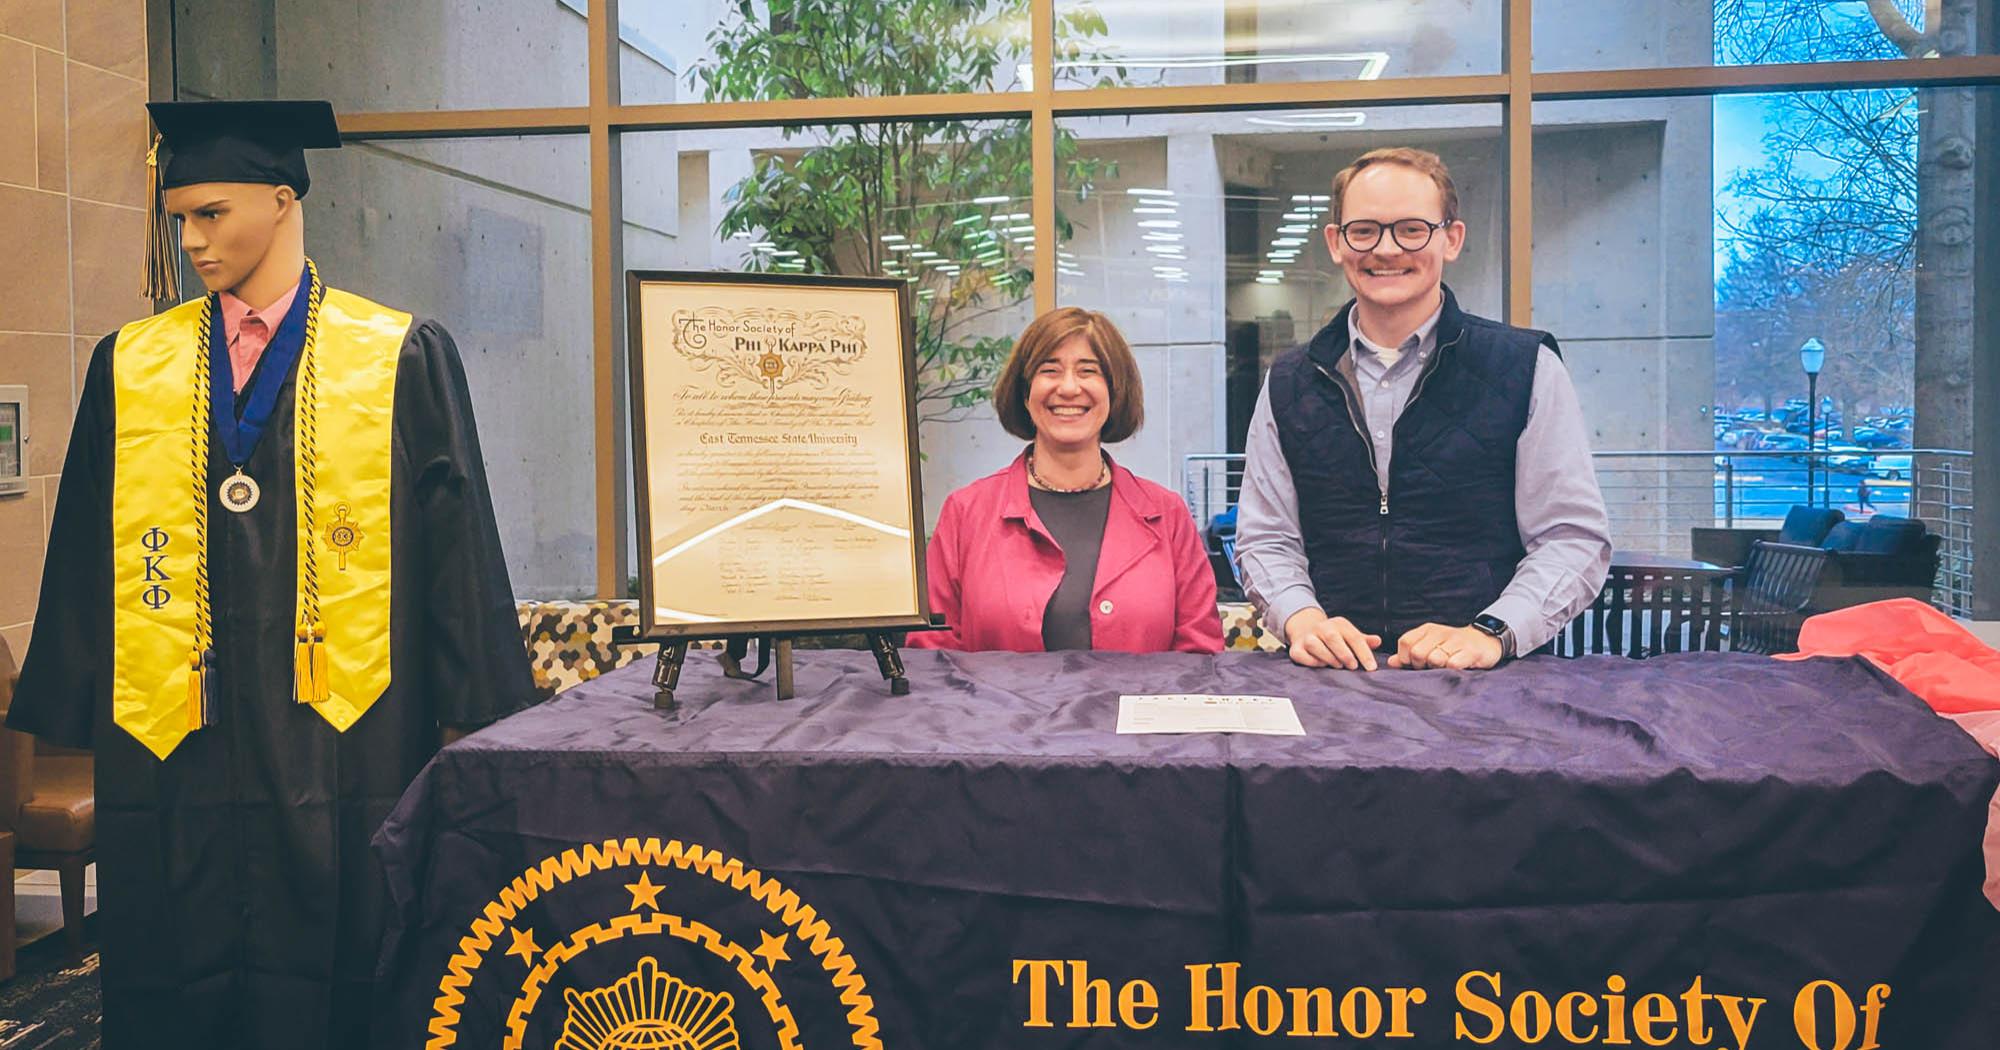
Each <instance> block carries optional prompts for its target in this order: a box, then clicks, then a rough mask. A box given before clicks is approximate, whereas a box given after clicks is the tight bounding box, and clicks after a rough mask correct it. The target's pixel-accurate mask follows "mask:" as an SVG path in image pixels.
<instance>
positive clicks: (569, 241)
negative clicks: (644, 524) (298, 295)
mask: <svg viewBox="0 0 2000 1050" xmlns="http://www.w3.org/2000/svg"><path fill="white" fill-rule="evenodd" d="M588 164H589V148H588V142H587V141H586V140H585V139H584V138H583V137H582V136H549V137H540V138H484V139H444V140H431V139H425V140H396V141H387V142H357V143H350V144H348V145H347V146H346V148H344V149H340V150H332V151H324V152H318V153H314V154H313V156H312V167H313V185H312V193H311V194H310V195H308V196H307V197H306V199H305V204H306V246H307V249H308V250H309V251H310V252H311V253H312V256H313V258H314V261H316V262H317V263H318V264H319V266H320V269H321V270H322V272H323V273H324V275H325V278H326V281H327V283H328V284H330V285H333V286H334V287H337V288H345V289H347V290H349V291H352V292H354V293H356V294H358V295H364V296H367V297H369V298H371V299H375V300H378V301H380V302H382V303H384V304H387V305H390V306H394V307H396V308H398V309H402V310H408V311H410V312H411V313H414V314H416V315H417V316H419V317H429V318H434V319H436V320H437V321H439V322H440V323H442V324H443V325H444V327H445V328H446V329H447V330H449V331H450V332H451V335H452V338H453V341H454V342H456V343H457V344H458V351H459V355H460V356H461V357H462V358H463V359H464V361H465V373H466V380H467V383H468V384H469V385H470V387H471V389H472V400H473V404H474V406H475V409H476V411H477V413H478V419H479V439H480V447H481V451H482V452H483V453H484V454H485V457H486V477H487V481H488V482H489V483H490V484H491V486H492V489H493V504H494V516H495V517H496V518H497V519H498V521H499V524H500V539H501V541H502V544H503V546H504V547H505V549H506V552H507V569H508V574H509V579H510V580H511V582H512V583H513V585H514V593H515V594H517V595H519V596H522V597H530V598H565V597H581V596H587V595H590V594H593V593H595V592H596V589H597V582H596V581H597V562H596V557H597V537H596V532H597V518H596V509H595V503H594V500H595V498H596V495H595V494H596V482H595V472H594V471H593V470H592V469H591V467H590V464H591V463H592V462H593V460H594V458H595V455H596V452H595V449H594V448H593V447H592V446H593V438H594V435H593V429H594V428H593V427H592V425H591V420H592V418H593V416H594V413H595V398H594V394H593V391H592V377H593V373H592V366H591V338H590V333H591V311H590V304H591V288H590V212H589V203H590V189H589V177H588Z"/></svg>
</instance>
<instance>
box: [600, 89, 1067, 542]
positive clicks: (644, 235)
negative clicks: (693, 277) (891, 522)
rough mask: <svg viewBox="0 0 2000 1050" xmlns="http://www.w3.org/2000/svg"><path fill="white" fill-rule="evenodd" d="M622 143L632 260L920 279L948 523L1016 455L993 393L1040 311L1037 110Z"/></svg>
mask: <svg viewBox="0 0 2000 1050" xmlns="http://www.w3.org/2000/svg"><path fill="white" fill-rule="evenodd" d="M621 150H622V153H623V160H624V187H623V188H624V201H625V238H624V249H625V265H626V266H627V267H628V268H630V269H635V270H649V269H654V270H761V271H769V272H777V273H835V274H860V275H882V276H890V277H901V278H903V279H905V280H907V281H909V282H910V284H911V285H912V286H913V287H914V289H915V293H914V295H915V307H916V322H917V324H916V330H917V353H918V370H917V386H918V394H917V396H918V413H919V416H920V417H921V421H922V428H923V431H922V441H923V448H924V450H925V459H924V463H923V485H924V502H925V504H926V507H927V509H928V512H929V516H930V518H931V519H932V520H935V519H936V517H937V509H938V507H939V506H940V505H941V504H942V503H943V500H944V497H945V495H946V494H948V493H949V492H951V491H952V490H953V489H956V488H958V487H960V486H962V485H964V484H965V483H966V482H969V481H971V480H973V479H975V478H978V477H982V476H984V475H986V474H988V473H990V472H992V471H993V470H994V469H996V468H997V467H998V466H1000V465H1001V464H1003V463H1005V462H1006V459H1007V458H1008V457H1010V456H1012V455H1013V452H1014V445H1015V444H1017V443H1016V442H1015V441H1014V439H1013V438H1011V437H1008V436H1007V435H1006V434H1005V433H1004V432H1002V431H1001V430H1000V428H999V426H998V424H996V423H994V422H993V421H992V416H991V412H990V409H989V407H988V405H987V395H988V392H989V390H990V388H991V386H992V383H993V378H994V376H995V373H996V371H997V369H998V367H999V365H1000V364H1001V362H1002V361H1004V360H1005V358H1006V355H1007V353H1008V351H1009V350H1011V349H1012V347H1013V343H1014V336H1015V334H1016V333H1018V332H1019V331H1020V330H1021V329H1022V328H1023V327H1025V326H1026V325H1027V323H1028V321H1029V320H1031V319H1032V317H1033V309H1034V300H1033V297H1034V288H1033V283H1034V280H1033V270H1034V253H1035V250H1036V245H1035V243H1034V237H1033V226H1032V219H1031V216H1032V213H1033V211H1034V208H1033V204H1032V201H1031V199H1030V196H1029V193H1030V185H1031V182H1032V170H1033V165H1032V161H1031V156H1030V149H1029V137H1028V126H1027V122H1025V121H1019V120H1004V121H978V122H960V121H926V122H921V123H899V124H860V125H839V126H816V127H805V128H792V129H786V130H779V129H775V128H772V129H755V130H728V131H659V132H644V133H632V134H627V135H625V136H623V138H622V144H621ZM1071 163H1072V166H1074V165H1075V163H1076V162H1074V161H1072V162H1071ZM620 389H621V392H622V390H623V383H622V382H621V384H620ZM627 473H628V474H629V471H627Z"/></svg>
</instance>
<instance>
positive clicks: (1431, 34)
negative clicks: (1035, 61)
mask: <svg viewBox="0 0 2000 1050" xmlns="http://www.w3.org/2000/svg"><path fill="white" fill-rule="evenodd" d="M1500 9H1501V0H1414V2H1413V0H1344V2H1342V3H1339V4H1328V3H1327V2H1326V0H1055V19H1056V27H1055V41H1056V55H1055V81H1056V85H1057V86H1058V87H1072V88H1089V87H1110V86H1128V85H1129V86H1147V85H1156V84H1252V83H1274V82H1284V81H1298V80H1376V79H1385V78H1396V77H1439V76H1465V75H1470V74H1480V73H1498V72H1499V71H1500Z"/></svg>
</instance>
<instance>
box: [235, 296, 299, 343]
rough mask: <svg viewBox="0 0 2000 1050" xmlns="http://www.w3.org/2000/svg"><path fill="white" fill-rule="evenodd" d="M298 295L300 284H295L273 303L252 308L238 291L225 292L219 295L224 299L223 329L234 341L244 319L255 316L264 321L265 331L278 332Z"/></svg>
mask: <svg viewBox="0 0 2000 1050" xmlns="http://www.w3.org/2000/svg"><path fill="white" fill-rule="evenodd" d="M300 283H304V282H303V281H302V282H300ZM298 295H299V285H297V284H294V285H292V287H291V290H289V291H287V292H286V293H285V294H283V295H281V296H279V297H278V298H277V299H276V300H275V301H273V302H272V303H271V305H269V306H266V307H264V308H263V309H262V310H258V309H254V308H252V307H251V305H250V304H249V303H246V302H244V301H243V300H241V299H238V298H237V297H236V293H234V292H223V293H222V294H221V295H220V296H218V298H220V299H221V300H222V325H223V331H224V332H225V333H226V334H227V335H228V336H229V339H230V340H231V341H232V342H233V341H235V339H236V333H237V332H239V331H241V330H242V328H243V322H244V320H245V319H246V318H251V317H254V318H256V319H257V320H259V321H262V322H263V323H264V330H265V331H267V332H276V331H277V330H278V325H279V324H281V323H283V321H284V320H285V314H286V313H287V312H288V311H290V310H291V308H292V300H293V299H296V298H298Z"/></svg>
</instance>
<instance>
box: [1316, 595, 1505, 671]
mask: <svg viewBox="0 0 2000 1050" xmlns="http://www.w3.org/2000/svg"><path fill="white" fill-rule="evenodd" d="M1285 638H1286V639H1287V640H1288V641H1289V642H1290V643H1291V645H1290V654H1291V657H1292V662H1293V663H1295V664H1298V665H1299V666H1301V667H1339V668H1342V669H1345V670H1349V671H1354V670H1361V671H1373V670H1375V668H1376V660H1375V649H1376V647H1377V646H1379V645H1381V644H1382V638H1381V636H1380V635H1374V634H1364V633H1362V630H1361V628H1359V627H1356V626H1354V623H1353V621H1351V620H1349V619H1348V618H1347V617H1345V616H1328V615H1327V614H1326V613H1325V612H1324V611H1322V610H1320V609H1318V608H1305V609H1300V610H1299V611H1298V612H1296V613H1293V614H1292V618H1291V619H1289V620H1286V621H1285ZM1505 656H1506V650H1505V649H1504V648H1503V647H1502V646H1501V644H1500V639H1498V638H1495V637H1493V636H1492V635H1490V634H1487V633H1486V632H1485V631H1482V630H1480V629H1478V628H1477V627H1450V626H1446V625H1445V624H1441V623H1427V624H1424V625H1423V626H1421V627H1417V628H1415V629H1413V630H1411V631H1409V632H1407V633H1405V634H1404V635H1403V636H1402V637H1401V638H1399V639H1397V640H1396V652H1395V653H1394V654H1393V655H1391V656H1390V657H1389V659H1388V665H1389V666H1390V667H1396V668H1403V669H1410V670H1424V669H1440V670H1441V669H1446V668H1449V669H1451V670H1456V671H1481V670H1485V669H1486V668H1489V667H1495V666H1498V665H1499V663H1500V661H1501V659H1502V658H1503V657H1505Z"/></svg>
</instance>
